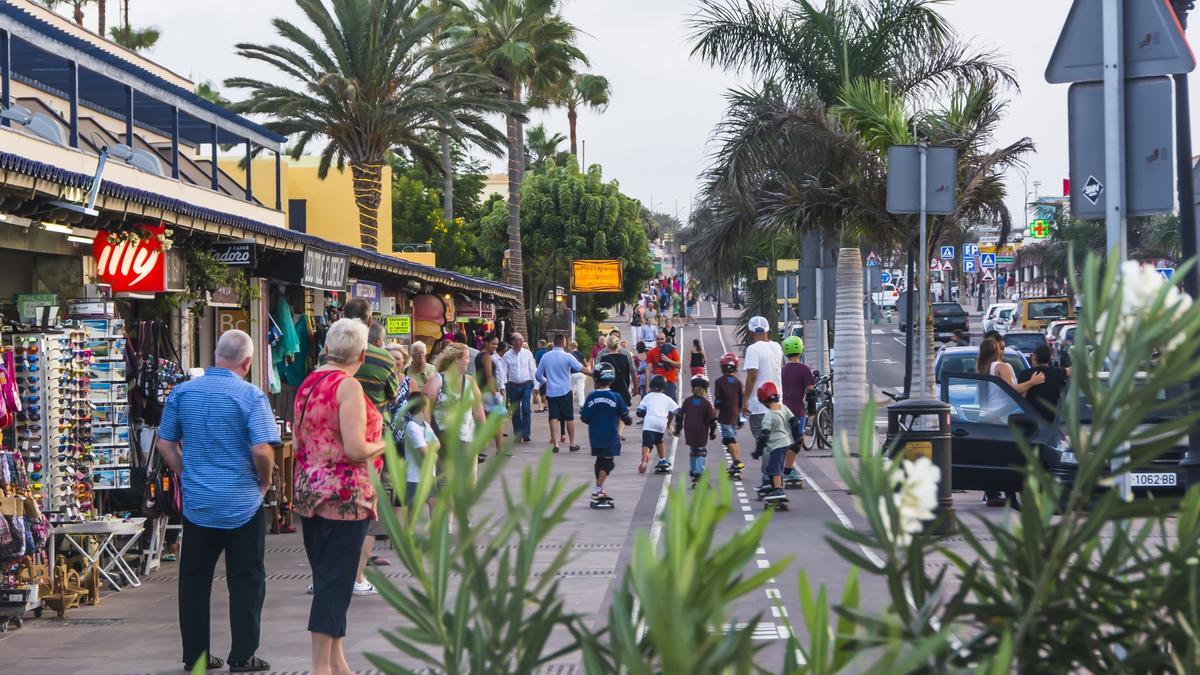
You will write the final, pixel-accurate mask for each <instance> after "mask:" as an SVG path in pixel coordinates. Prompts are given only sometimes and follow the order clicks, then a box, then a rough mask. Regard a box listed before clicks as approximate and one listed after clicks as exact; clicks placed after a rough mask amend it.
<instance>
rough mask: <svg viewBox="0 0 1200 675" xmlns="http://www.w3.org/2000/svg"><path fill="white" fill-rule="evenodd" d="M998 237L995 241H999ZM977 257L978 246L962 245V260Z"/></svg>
mask: <svg viewBox="0 0 1200 675" xmlns="http://www.w3.org/2000/svg"><path fill="white" fill-rule="evenodd" d="M999 240H1000V239H999V237H997V238H996V241H999ZM977 255H979V244H963V258H974V257H975V256H977Z"/></svg>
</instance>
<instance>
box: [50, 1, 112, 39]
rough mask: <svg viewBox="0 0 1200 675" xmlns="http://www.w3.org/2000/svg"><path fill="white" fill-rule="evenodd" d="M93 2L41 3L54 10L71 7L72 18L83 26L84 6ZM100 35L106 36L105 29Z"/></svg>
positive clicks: (101, 30)
mask: <svg viewBox="0 0 1200 675" xmlns="http://www.w3.org/2000/svg"><path fill="white" fill-rule="evenodd" d="M92 2H93V0H41V3H42V4H43V5H45V6H46V8H47V9H54V8H56V7H58V6H59V5H64V4H65V5H70V6H71V9H72V13H71V18H72V19H73V20H74V21H75V23H76V24H77V25H80V26H82V25H83V8H84V6H86V5H89V4H91V3H92ZM103 21H104V20H103V19H101V22H103ZM100 34H101V35H104V29H103V28H101V29H100Z"/></svg>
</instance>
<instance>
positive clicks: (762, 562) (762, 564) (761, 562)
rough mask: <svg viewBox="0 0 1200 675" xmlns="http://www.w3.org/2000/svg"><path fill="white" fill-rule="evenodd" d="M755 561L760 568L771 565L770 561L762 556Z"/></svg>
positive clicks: (763, 568)
mask: <svg viewBox="0 0 1200 675" xmlns="http://www.w3.org/2000/svg"><path fill="white" fill-rule="evenodd" d="M754 562H755V563H757V564H758V569H760V570H765V569H767V568H768V567H770V566H771V563H770V561H768V560H764V559H762V558H759V559H758V560H755V561H754Z"/></svg>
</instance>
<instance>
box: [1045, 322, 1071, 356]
mask: <svg viewBox="0 0 1200 675" xmlns="http://www.w3.org/2000/svg"><path fill="white" fill-rule="evenodd" d="M1074 325H1075V319H1061V320H1059V321H1051V322H1050V325H1048V326H1046V344H1048V345H1050V351H1051V352H1053V351H1055V347H1054V345H1055V344H1057V343H1058V339H1059V337H1060V336H1061V335H1062V331H1063V329H1064V328H1066V327H1067V326H1074Z"/></svg>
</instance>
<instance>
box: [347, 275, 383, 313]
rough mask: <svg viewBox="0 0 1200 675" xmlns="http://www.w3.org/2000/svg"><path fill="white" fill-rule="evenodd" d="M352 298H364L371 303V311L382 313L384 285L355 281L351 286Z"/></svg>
mask: <svg viewBox="0 0 1200 675" xmlns="http://www.w3.org/2000/svg"><path fill="white" fill-rule="evenodd" d="M350 297H352V298H362V299H363V300H366V301H367V302H369V303H371V311H374V312H379V311H382V309H383V307H382V306H381V305H380V300H379V299H380V298H381V297H383V284H377V283H375V282H373V281H355V282H354V283H352V284H350Z"/></svg>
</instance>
